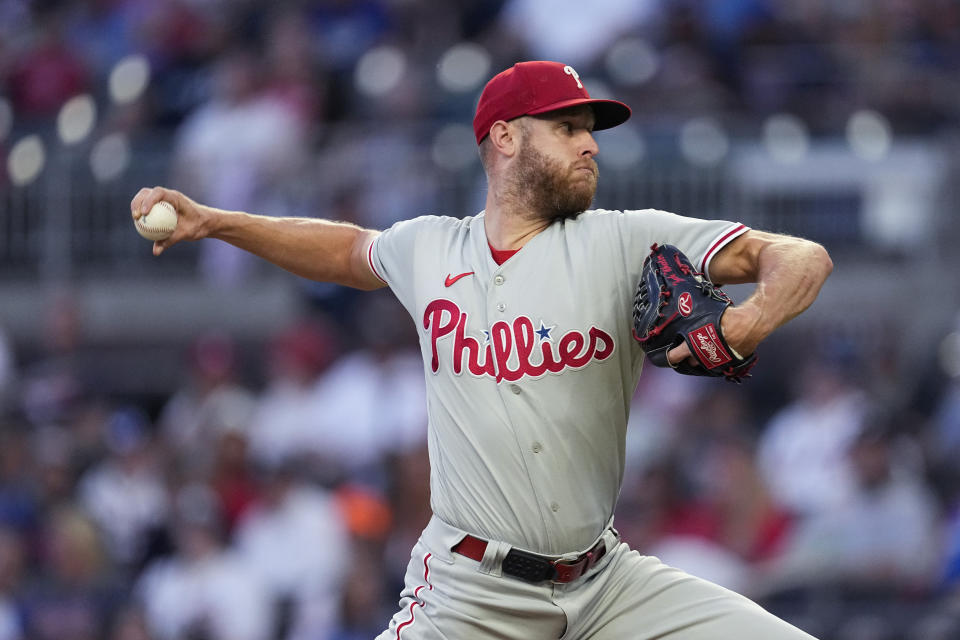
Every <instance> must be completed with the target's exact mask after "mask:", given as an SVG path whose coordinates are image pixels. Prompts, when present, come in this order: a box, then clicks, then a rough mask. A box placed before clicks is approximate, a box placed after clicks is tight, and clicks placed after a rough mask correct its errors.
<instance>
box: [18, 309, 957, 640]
mask: <svg viewBox="0 0 960 640" xmlns="http://www.w3.org/2000/svg"><path fill="white" fill-rule="evenodd" d="M818 331H819V330H818ZM84 335H85V334H84V331H83V327H82V318H81V317H80V315H79V314H78V313H77V312H76V308H75V307H73V306H72V305H71V303H70V301H69V300H67V299H60V300H58V301H57V302H56V304H54V305H53V306H51V308H50V310H49V316H48V318H47V321H46V324H45V336H46V338H45V341H44V344H43V345H42V348H41V349H39V350H38V349H33V350H31V349H22V348H21V349H18V348H16V346H15V345H13V344H11V342H10V341H9V340H0V640H26V639H30V640H55V639H56V640H63V639H75V640H86V639H91V640H92V639H94V638H106V639H110V640H146V639H150V640H181V639H200V638H203V639H207V640H238V639H239V640H268V639H281V638H282V639H295V638H312V639H325V640H359V639H360V638H371V637H373V636H374V635H376V633H378V632H379V631H380V630H382V627H383V626H384V625H385V623H386V620H388V619H389V617H390V615H391V614H392V612H393V610H394V607H395V606H396V602H397V598H398V594H399V591H400V589H401V586H402V578H403V573H404V569H405V566H406V563H407V561H408V558H409V552H410V549H411V548H412V545H413V543H414V542H415V541H416V538H417V536H418V535H419V533H420V531H421V529H422V527H423V526H424V525H425V523H426V522H427V520H428V518H429V515H430V510H429V483H430V478H429V462H428V457H427V447H426V442H427V424H426V408H425V389H424V382H423V365H422V362H421V360H420V355H419V350H418V348H417V345H416V336H415V330H414V328H413V326H412V324H411V323H410V322H409V320H408V318H407V317H406V315H405V311H404V310H403V308H402V307H401V306H400V305H399V303H397V302H396V301H395V299H394V298H393V297H392V296H391V295H390V294H389V293H388V292H387V291H385V290H381V291H379V292H374V293H368V294H364V297H363V299H362V300H361V301H360V302H358V303H357V304H356V313H355V314H354V315H352V316H349V317H346V316H344V317H337V316H335V315H332V314H329V313H326V312H324V311H322V310H319V309H316V308H314V309H313V310H312V311H309V312H307V311H305V312H304V313H303V315H302V316H300V317H298V318H291V319H290V321H289V323H288V324H287V326H286V327H285V328H283V329H282V330H280V331H278V332H276V333H275V334H274V335H271V336H269V337H268V338H267V339H266V340H264V341H262V342H253V343H250V342H244V341H241V340H238V339H236V338H233V337H231V336H230V335H228V334H227V333H225V332H218V331H212V332H208V331H205V332H203V333H201V334H200V335H198V336H197V337H196V339H195V340H194V341H193V342H192V343H191V344H190V345H189V346H188V347H187V348H186V349H185V350H184V353H183V356H182V366H181V368H180V371H179V373H178V376H177V379H178V380H179V384H178V385H176V386H175V387H174V388H170V389H169V390H168V391H167V392H165V393H162V394H160V395H152V396H139V397H129V396H120V395H117V394H111V393H109V391H108V390H107V389H104V388H103V387H101V386H99V381H100V380H102V379H103V378H104V376H105V375H113V374H114V373H115V372H105V371H103V367H104V365H103V364H101V362H100V360H99V354H100V351H99V349H100V348H101V347H100V346H99V345H93V344H90V343H88V342H87V341H85V339H84ZM0 337H2V334H0ZM940 356H941V357H942V358H943V359H944V362H945V363H948V362H950V363H952V365H951V366H952V367H953V370H954V372H955V373H958V374H960V325H958V326H957V327H956V330H955V332H954V333H952V334H950V335H949V336H948V337H947V338H946V339H945V340H944V347H943V348H942V349H941V354H940ZM764 360H765V363H764V365H762V366H761V367H760V368H759V369H758V375H757V376H756V377H755V378H754V379H753V380H751V381H750V382H749V383H748V384H745V385H739V386H738V385H731V384H726V383H723V382H718V381H716V380H712V379H705V378H691V377H685V376H679V375H676V374H675V373H673V372H672V371H665V370H662V369H657V368H655V367H647V368H646V370H645V371H644V374H643V376H642V377H641V384H640V387H639V388H638V390H637V393H636V396H635V398H634V402H633V407H632V411H631V419H630V424H629V430H628V438H627V454H626V473H625V478H624V487H623V491H622V493H621V498H620V505H619V507H618V511H617V516H616V526H617V528H618V529H619V531H620V533H621V534H622V536H623V539H624V540H626V541H627V542H628V543H630V544H631V545H632V546H633V547H634V548H636V549H639V550H640V551H641V552H643V553H648V554H652V555H657V556H658V557H660V558H661V559H663V560H664V561H665V562H667V563H669V564H673V565H675V566H679V567H681V568H683V569H685V570H687V571H689V572H692V573H694V574H696V575H700V576H703V577H705V578H708V579H710V580H713V581H716V582H718V583H719V584H722V585H725V586H727V587H730V588H733V589H736V590H738V591H741V592H743V593H746V594H747V595H749V596H751V597H753V598H755V599H757V600H758V601H760V602H761V603H763V604H764V605H766V606H768V607H769V608H771V609H772V610H773V611H775V612H776V613H778V614H779V615H781V616H783V617H785V618H787V619H789V620H791V621H793V622H794V623H796V624H798V625H800V626H801V627H803V628H804V629H806V630H808V631H810V632H811V633H813V634H815V635H816V636H817V637H818V638H821V639H822V640H866V639H868V638H869V639H870V640H950V639H954V638H957V637H960V472H958V468H957V466H956V463H955V461H956V459H957V456H958V454H960V410H958V407H960V375H957V376H954V377H950V376H948V375H944V374H942V373H931V375H930V377H929V379H926V380H919V381H908V380H904V379H903V377H902V374H901V373H900V372H901V371H902V367H901V366H900V365H901V363H898V362H894V361H890V359H889V351H888V350H886V351H885V350H884V348H883V347H882V346H879V345H876V344H874V345H870V344H864V343H862V342H858V341H857V340H856V339H853V338H850V337H848V338H845V339H837V340H836V341H824V340H823V339H822V338H821V339H818V338H816V337H815V336H814V332H813V331H810V330H803V331H793V332H790V331H788V332H786V333H785V334H784V335H782V336H780V337H779V338H776V337H775V338H774V339H772V340H771V343H770V344H765V350H764ZM931 360H934V361H935V360H936V358H935V357H933V356H932V355H931ZM784 363H792V365H791V366H785V364H784Z"/></svg>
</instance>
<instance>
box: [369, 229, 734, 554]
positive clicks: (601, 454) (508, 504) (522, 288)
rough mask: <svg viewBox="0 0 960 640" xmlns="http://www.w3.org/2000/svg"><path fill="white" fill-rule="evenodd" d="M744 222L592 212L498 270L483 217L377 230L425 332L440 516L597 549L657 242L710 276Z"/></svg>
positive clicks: (377, 267)
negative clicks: (648, 260)
mask: <svg viewBox="0 0 960 640" xmlns="http://www.w3.org/2000/svg"><path fill="white" fill-rule="evenodd" d="M745 231H747V228H746V227H745V226H743V225H742V224H736V223H731V222H726V221H706V220H699V219H695V218H686V217H681V216H677V215H675V214H672V213H667V212H664V211H656V210H644V211H626V212H620V211H604V210H596V211H587V212H585V213H583V214H581V215H580V216H579V217H578V218H577V219H575V220H566V221H558V222H555V223H553V224H552V225H551V226H550V227H548V228H547V229H545V230H544V231H542V232H540V233H539V234H537V235H536V236H534V237H533V238H532V239H531V240H530V241H529V242H527V244H526V245H525V246H524V247H523V249H522V250H520V251H519V252H518V253H517V254H516V255H514V256H513V257H512V258H510V259H509V260H507V261H506V262H505V263H504V264H503V265H497V263H496V262H495V261H494V260H493V258H492V256H491V252H490V248H489V245H488V244H487V237H486V234H485V232H484V214H483V213H481V214H479V215H476V216H473V217H468V218H464V219H457V218H449V217H436V216H424V217H420V218H415V219H413V220H406V221H403V222H399V223H397V224H395V225H394V226H393V227H391V228H390V229H388V230H387V231H385V232H383V233H382V234H381V235H380V236H378V237H377V239H376V240H375V241H374V242H373V244H371V246H370V250H369V259H370V265H371V267H372V268H373V270H374V272H375V273H376V274H377V275H378V276H379V277H380V278H381V279H382V280H383V281H384V282H386V283H387V284H389V285H390V287H391V289H392V290H393V291H394V293H395V294H396V296H397V298H398V299H399V300H400V302H401V303H402V304H403V305H404V306H405V307H406V309H407V311H408V312H409V313H410V315H411V316H412V317H413V319H414V322H415V323H416V324H417V328H418V330H419V336H420V347H421V351H422V353H423V358H424V365H425V371H426V381H427V403H428V413H429V423H430V427H429V449H430V460H431V465H432V474H431V502H432V507H433V511H434V513H435V514H436V515H437V516H438V517H440V518H441V519H443V520H444V521H446V522H448V523H450V524H452V525H454V526H456V527H459V528H460V529H463V530H465V531H469V532H472V533H474V534H476V535H478V536H481V537H484V538H487V539H492V540H500V541H504V542H508V543H510V544H512V545H514V546H517V547H520V548H523V549H527V550H530V551H534V552H537V553H543V554H562V553H568V552H570V551H573V550H578V549H584V548H586V547H587V546H588V545H590V544H591V543H592V542H593V541H594V540H595V539H596V538H597V536H598V535H600V533H601V531H602V530H603V529H604V527H605V526H607V525H608V524H609V522H610V519H611V518H612V515H613V510H614V506H615V504H616V500H617V496H618V494H619V491H620V485H621V481H622V477H623V465H624V440H625V432H626V425H627V411H628V407H629V405H630V399H631V396H632V395H633V392H634V390H635V388H636V385H637V381H638V379H639V376H640V369H641V365H642V362H643V352H642V351H641V349H640V348H639V346H638V345H637V343H636V341H635V340H634V339H633V338H632V335H631V333H632V323H631V310H632V306H633V297H634V292H635V291H636V286H637V283H638V281H639V278H640V271H641V268H642V264H643V260H644V258H645V257H646V255H647V254H648V253H649V249H650V245H652V244H654V243H661V244H663V243H666V244H673V245H676V246H677V247H679V248H680V250H682V251H683V252H684V253H685V254H687V256H688V257H690V259H691V261H692V262H694V264H697V265H699V266H700V268H701V270H703V271H704V272H707V273H709V263H710V260H711V259H712V258H713V256H715V255H716V253H717V252H718V251H719V250H720V249H721V248H723V247H724V246H725V245H726V244H727V243H729V242H730V241H731V240H733V239H734V238H736V237H737V236H739V235H741V234H742V233H744V232H745Z"/></svg>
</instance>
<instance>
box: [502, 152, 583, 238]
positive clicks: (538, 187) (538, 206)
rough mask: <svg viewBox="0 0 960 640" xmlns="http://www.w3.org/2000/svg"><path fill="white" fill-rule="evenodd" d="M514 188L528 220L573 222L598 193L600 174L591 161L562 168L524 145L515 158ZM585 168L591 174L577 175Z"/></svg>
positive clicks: (558, 163) (579, 162)
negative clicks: (531, 218) (525, 208)
mask: <svg viewBox="0 0 960 640" xmlns="http://www.w3.org/2000/svg"><path fill="white" fill-rule="evenodd" d="M517 160H518V162H517V163H516V164H517V167H518V169H517V173H516V182H515V185H514V186H515V188H516V191H517V195H518V196H519V199H520V200H521V201H522V202H525V203H526V204H527V207H528V208H529V211H530V214H531V217H533V218H538V219H543V220H549V221H553V220H567V219H573V218H576V217H577V216H578V215H580V214H581V213H583V212H584V211H586V210H587V207H589V206H590V203H591V202H593V196H594V194H595V193H596V192H597V180H598V178H599V171H598V170H597V163H596V161H595V160H594V159H593V158H582V159H580V160H578V161H577V162H575V163H573V164H571V165H569V166H566V167H565V166H564V165H563V164H562V163H561V162H559V161H557V160H552V159H550V158H548V157H547V156H545V155H544V154H542V153H540V152H539V151H538V150H536V149H535V148H534V147H533V145H531V144H524V145H523V147H521V149H520V152H519V155H518V157H517ZM581 168H587V169H589V170H590V172H591V173H589V174H588V173H586V172H583V171H580V169H581Z"/></svg>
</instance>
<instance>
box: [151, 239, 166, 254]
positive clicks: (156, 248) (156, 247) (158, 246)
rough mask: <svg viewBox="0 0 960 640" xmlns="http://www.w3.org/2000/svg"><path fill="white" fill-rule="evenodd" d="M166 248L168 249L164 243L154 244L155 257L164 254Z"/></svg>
mask: <svg viewBox="0 0 960 640" xmlns="http://www.w3.org/2000/svg"><path fill="white" fill-rule="evenodd" d="M165 248H166V247H164V246H163V243H162V242H160V241H157V242H154V243H153V255H155V256H159V255H160V254H161V253H163V250H164V249H165Z"/></svg>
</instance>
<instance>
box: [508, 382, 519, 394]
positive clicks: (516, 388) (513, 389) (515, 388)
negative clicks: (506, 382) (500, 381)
mask: <svg viewBox="0 0 960 640" xmlns="http://www.w3.org/2000/svg"><path fill="white" fill-rule="evenodd" d="M510 391H513V392H514V393H515V394H519V393H520V387H519V386H518V385H515V384H512V385H510Z"/></svg>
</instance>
